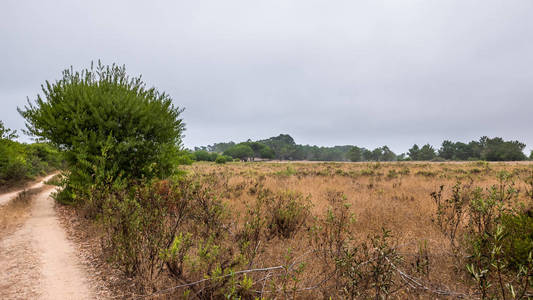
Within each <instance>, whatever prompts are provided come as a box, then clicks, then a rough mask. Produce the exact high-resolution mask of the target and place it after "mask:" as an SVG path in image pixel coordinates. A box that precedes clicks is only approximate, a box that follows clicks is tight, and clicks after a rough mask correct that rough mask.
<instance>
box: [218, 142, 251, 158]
mask: <svg viewBox="0 0 533 300" xmlns="http://www.w3.org/2000/svg"><path fill="white" fill-rule="evenodd" d="M224 155H226V156H231V157H233V158H238V159H240V160H248V159H251V158H253V157H254V150H253V149H252V147H250V146H249V145H246V144H244V143H241V144H238V145H236V146H235V147H232V148H230V149H228V150H226V151H224Z"/></svg>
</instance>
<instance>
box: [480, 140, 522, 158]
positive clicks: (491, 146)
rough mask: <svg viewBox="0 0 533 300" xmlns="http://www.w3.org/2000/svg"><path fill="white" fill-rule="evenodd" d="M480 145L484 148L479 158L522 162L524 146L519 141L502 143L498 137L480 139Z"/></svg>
mask: <svg viewBox="0 0 533 300" xmlns="http://www.w3.org/2000/svg"><path fill="white" fill-rule="evenodd" d="M480 143H481V144H482V145H483V146H484V147H483V150H482V153H481V157H482V159H485V160H489V161H515V160H517V161H518V160H524V159H526V156H525V155H524V152H523V150H524V148H525V147H526V145H525V144H523V143H520V142H519V141H504V140H503V139H502V138H500V137H495V138H492V139H491V138H488V137H482V140H480Z"/></svg>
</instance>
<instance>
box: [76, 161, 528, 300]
mask: <svg viewBox="0 0 533 300" xmlns="http://www.w3.org/2000/svg"><path fill="white" fill-rule="evenodd" d="M183 168H184V171H185V174H182V175H179V176H175V177H173V178H171V179H166V180H150V181H143V182H138V184H137V185H132V186H130V187H129V188H126V187H124V186H115V187H111V188H109V187H107V188H104V186H102V187H95V188H94V190H93V192H92V193H91V195H93V197H92V198H91V201H90V203H91V205H88V206H85V207H84V208H83V209H82V210H81V211H82V212H83V211H91V210H94V209H93V208H92V207H91V206H92V205H97V206H101V207H103V208H104V209H103V210H101V211H100V212H99V213H97V214H96V216H95V220H99V221H98V222H99V224H101V226H102V227H101V228H102V232H103V234H102V245H103V247H104V249H105V253H107V255H108V258H109V259H110V260H111V261H112V262H113V263H114V264H115V265H116V266H117V267H119V268H121V269H122V270H123V272H124V273H125V274H127V275H128V276H129V277H130V278H133V279H134V282H135V284H136V292H137V293H142V294H144V295H152V296H154V295H158V296H162V295H164V296H166V297H169V298H176V297H178V298H192V299H198V298H199V299H212V298H235V299H237V298H241V299H248V298H249V299H254V298H264V299H273V298H297V299H305V298H309V297H320V298H330V297H331V298H333V299H336V298H357V299H359V298H363V299H366V298H376V297H377V298H406V297H407V298H408V297H411V298H412V297H421V298H427V299H434V298H445V297H450V298H456V297H460V298H482V299H493V298H498V299H527V298H528V297H531V295H532V292H533V261H532V260H531V255H532V251H533V235H532V232H533V231H532V230H531V228H532V227H533V217H532V214H531V209H532V207H533V200H532V196H531V190H532V188H533V186H532V185H531V184H532V179H531V178H532V177H531V176H532V174H533V168H531V166H530V165H526V164H505V163H501V164H495V163H491V164H486V163H483V164H482V163H463V164H448V163H427V164H420V163H387V164H376V163H369V164H367V163H361V164H346V163H293V164H284V163H231V164H226V165H223V166H222V165H218V164H215V163H197V164H193V165H191V166H187V167H183ZM472 170H480V171H475V172H474V171H472ZM370 171H371V172H370ZM391 174H392V175H391ZM426 174H432V175H426Z"/></svg>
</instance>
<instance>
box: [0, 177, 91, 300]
mask: <svg viewBox="0 0 533 300" xmlns="http://www.w3.org/2000/svg"><path fill="white" fill-rule="evenodd" d="M46 180H47V178H45V180H43V182H44V181H46ZM53 191H54V189H53V188H51V187H50V188H46V189H44V191H43V192H41V193H39V194H37V195H36V196H35V198H34V200H33V204H32V207H31V215H30V217H29V218H28V219H27V221H26V222H25V223H24V225H23V226H22V227H21V228H19V229H18V230H17V231H15V232H14V233H13V234H11V235H9V236H7V237H5V238H4V239H3V240H1V241H0V299H35V298H39V299H90V298H93V296H92V295H93V294H92V291H91V289H90V287H89V280H88V277H87V275H86V274H85V270H84V268H83V267H82V265H81V263H80V262H79V260H78V258H77V257H76V250H75V247H74V245H72V243H71V242H70V241H69V240H68V239H67V236H66V234H65V231H64V229H63V228H62V227H61V226H60V224H59V221H58V218H57V215H56V212H55V210H54V200H53V199H52V198H51V197H50V194H51V193H52V192H53ZM14 193H15V195H16V192H14ZM9 194H13V193H9ZM3 197H6V196H5V195H2V196H0V199H4V198H3ZM9 197H11V198H12V197H13V196H12V195H11V196H9ZM9 199H10V198H9ZM9 199H8V200H7V201H9Z"/></svg>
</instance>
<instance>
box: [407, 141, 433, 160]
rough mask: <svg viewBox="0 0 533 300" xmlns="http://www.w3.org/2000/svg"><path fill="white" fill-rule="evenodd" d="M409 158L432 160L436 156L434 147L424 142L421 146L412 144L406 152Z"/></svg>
mask: <svg viewBox="0 0 533 300" xmlns="http://www.w3.org/2000/svg"><path fill="white" fill-rule="evenodd" d="M408 155H409V158H411V160H432V159H434V158H435V157H437V154H436V152H435V149H434V148H433V146H431V145H430V144H425V145H424V146H422V148H419V147H418V145H417V144H414V145H413V147H412V148H411V149H409V152H408Z"/></svg>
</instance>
